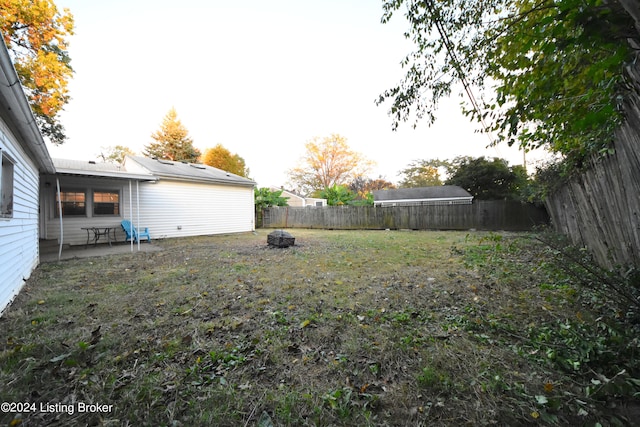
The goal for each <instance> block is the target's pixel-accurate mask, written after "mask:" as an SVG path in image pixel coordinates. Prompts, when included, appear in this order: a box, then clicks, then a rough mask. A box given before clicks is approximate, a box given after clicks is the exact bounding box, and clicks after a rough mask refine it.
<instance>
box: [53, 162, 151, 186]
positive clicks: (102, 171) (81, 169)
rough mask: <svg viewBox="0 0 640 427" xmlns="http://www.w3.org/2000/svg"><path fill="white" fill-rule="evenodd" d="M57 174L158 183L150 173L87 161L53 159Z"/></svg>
mask: <svg viewBox="0 0 640 427" xmlns="http://www.w3.org/2000/svg"><path fill="white" fill-rule="evenodd" d="M53 164H54V165H55V168H56V173H58V174H62V175H78V176H95V177H101V178H115V179H133V180H136V181H157V180H158V178H156V177H155V176H153V175H151V174H149V173H131V172H127V171H126V170H125V169H124V168H123V167H122V166H120V165H116V164H114V163H98V162H93V161H85V160H69V159H53Z"/></svg>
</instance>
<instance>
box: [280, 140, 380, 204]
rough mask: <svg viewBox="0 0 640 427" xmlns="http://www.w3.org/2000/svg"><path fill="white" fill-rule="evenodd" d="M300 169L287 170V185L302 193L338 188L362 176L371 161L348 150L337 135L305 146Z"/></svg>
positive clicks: (344, 142) (344, 141)
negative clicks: (288, 183)
mask: <svg viewBox="0 0 640 427" xmlns="http://www.w3.org/2000/svg"><path fill="white" fill-rule="evenodd" d="M305 148H306V153H305V155H304V156H303V157H302V159H301V160H300V166H298V167H295V168H293V169H290V170H289V171H288V175H289V181H290V183H291V184H292V185H293V186H294V187H296V188H297V190H298V191H299V192H301V193H303V194H310V193H311V192H313V191H314V190H322V189H325V188H330V187H333V186H334V185H341V184H345V183H347V182H349V181H351V180H352V179H353V178H355V177H357V176H359V175H364V174H365V173H366V172H367V171H368V170H369V169H370V167H371V166H372V165H373V162H371V161H370V160H367V159H365V157H364V156H363V155H362V154H360V153H357V152H355V151H352V150H351V149H350V148H349V145H348V144H347V140H346V139H345V138H344V137H342V136H340V135H337V134H332V135H331V136H328V137H325V138H323V139H320V138H318V137H315V138H313V139H312V140H310V141H308V142H307V143H306V144H305Z"/></svg>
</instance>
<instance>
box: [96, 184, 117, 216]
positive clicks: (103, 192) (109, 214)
mask: <svg viewBox="0 0 640 427" xmlns="http://www.w3.org/2000/svg"><path fill="white" fill-rule="evenodd" d="M96 193H102V194H115V195H116V196H117V200H116V202H115V203H108V202H107V203H105V202H96ZM121 198H122V195H121V194H120V190H114V189H102V188H98V189H96V188H93V189H92V190H91V215H92V216H94V217H109V216H113V217H120V205H121V204H120V200H121ZM100 204H102V205H105V204H112V205H113V206H114V209H113V212H112V213H98V212H96V207H97V206H99V205H100Z"/></svg>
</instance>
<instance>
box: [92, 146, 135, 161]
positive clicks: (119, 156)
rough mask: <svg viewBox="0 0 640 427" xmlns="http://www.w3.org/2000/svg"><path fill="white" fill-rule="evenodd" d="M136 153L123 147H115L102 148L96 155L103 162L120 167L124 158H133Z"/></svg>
mask: <svg viewBox="0 0 640 427" xmlns="http://www.w3.org/2000/svg"><path fill="white" fill-rule="evenodd" d="M135 154H136V153H135V152H134V151H133V150H132V149H131V148H129V147H125V146H124V145H115V146H111V147H102V151H101V152H100V154H99V155H98V157H100V158H101V159H102V161H103V162H106V163H115V164H118V165H121V164H123V163H124V158H125V156H127V155H128V156H134V155H135Z"/></svg>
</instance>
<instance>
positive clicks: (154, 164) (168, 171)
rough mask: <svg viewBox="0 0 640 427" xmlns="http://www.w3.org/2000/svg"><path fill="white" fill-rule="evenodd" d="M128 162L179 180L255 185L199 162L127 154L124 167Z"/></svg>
mask: <svg viewBox="0 0 640 427" xmlns="http://www.w3.org/2000/svg"><path fill="white" fill-rule="evenodd" d="M129 162H134V163H137V164H138V165H140V166H142V167H143V168H144V169H146V170H147V171H149V172H150V173H151V174H152V175H155V176H157V177H160V178H163V177H164V178H171V179H177V180H181V181H199V182H210V183H218V184H227V185H241V186H249V187H253V186H255V184H256V183H255V181H253V180H251V179H249V178H245V177H242V176H239V175H235V174H232V173H230V172H226V171H223V170H222V169H218V168H214V167H211V166H208V165H203V164H200V163H188V162H174V161H171V160H164V159H155V158H149V157H140V156H127V157H126V161H125V167H127V166H128V165H130V163H129Z"/></svg>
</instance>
